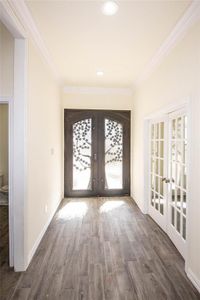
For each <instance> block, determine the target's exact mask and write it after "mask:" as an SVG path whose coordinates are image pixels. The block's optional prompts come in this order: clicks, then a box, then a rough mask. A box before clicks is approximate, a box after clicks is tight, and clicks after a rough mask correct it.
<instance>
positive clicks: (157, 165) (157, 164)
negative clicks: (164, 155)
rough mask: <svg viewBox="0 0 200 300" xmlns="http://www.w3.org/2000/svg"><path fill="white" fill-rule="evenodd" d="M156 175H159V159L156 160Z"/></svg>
mask: <svg viewBox="0 0 200 300" xmlns="http://www.w3.org/2000/svg"><path fill="white" fill-rule="evenodd" d="M155 174H159V159H156V169H155Z"/></svg>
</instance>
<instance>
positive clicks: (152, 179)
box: [151, 174, 155, 190]
mask: <svg viewBox="0 0 200 300" xmlns="http://www.w3.org/2000/svg"><path fill="white" fill-rule="evenodd" d="M151 189H152V190H154V189H155V177H154V175H153V174H151Z"/></svg>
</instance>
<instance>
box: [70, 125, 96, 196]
mask: <svg viewBox="0 0 200 300" xmlns="http://www.w3.org/2000/svg"><path fill="white" fill-rule="evenodd" d="M91 138H92V120H91V119H84V120H81V121H79V122H76V123H74V124H73V190H91V153H92V146H91Z"/></svg>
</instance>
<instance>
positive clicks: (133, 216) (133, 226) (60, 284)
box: [1, 197, 200, 300]
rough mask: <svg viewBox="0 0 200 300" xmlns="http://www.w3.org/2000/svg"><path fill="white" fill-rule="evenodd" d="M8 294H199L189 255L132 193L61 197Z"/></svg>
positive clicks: (143, 299)
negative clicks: (188, 271)
mask: <svg viewBox="0 0 200 300" xmlns="http://www.w3.org/2000/svg"><path fill="white" fill-rule="evenodd" d="M1 299H2V300H3V299H20V300H25V299H28V300H31V299H37V300H39V299H50V300H58V299H65V300H75V299H81V300H83V299H85V300H103V299H107V300H112V299H113V300H118V299H126V300H128V299H130V300H147V299H148V300H162V299H170V300H179V299H180V300H184V299H185V300H195V299H200V296H199V294H198V292H197V291H196V290H195V288H194V287H193V286H192V284H191V283H190V281H189V280H188V279H187V276H186V274H185V272H184V261H183V259H182V258H181V256H180V254H179V253H178V251H177V250H176V248H175V247H174V246H173V244H172V242H171V241H170V239H169V238H168V237H167V235H166V234H165V233H164V232H163V231H162V230H161V229H160V227H159V226H158V225H157V224H156V223H155V222H154V221H153V220H152V219H151V218H150V217H149V216H147V215H143V214H142V213H141V212H140V210H139V209H138V207H137V206H136V204H135V203H134V201H133V200H132V199H131V198H130V197H113V198H76V199H75V198H74V199H72V198H70V199H65V200H63V201H62V203H61V205H60V207H59V209H58V211H57V213H56V214H55V216H54V218H53V220H52V222H51V224H50V226H49V228H48V230H47V232H46V234H45V236H44V238H43V239H42V242H41V244H40V246H39V248H38V249H37V252H36V254H35V256H34V258H33V260H32V262H31V264H30V266H29V268H28V269H27V271H26V272H24V273H23V274H21V277H20V278H19V280H18V282H17V284H16V287H15V290H14V293H13V295H10V296H9V298H1Z"/></svg>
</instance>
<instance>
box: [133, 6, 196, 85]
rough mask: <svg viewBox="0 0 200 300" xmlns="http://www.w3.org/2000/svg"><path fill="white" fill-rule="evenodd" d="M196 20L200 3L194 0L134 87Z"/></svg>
mask: <svg viewBox="0 0 200 300" xmlns="http://www.w3.org/2000/svg"><path fill="white" fill-rule="evenodd" d="M198 19H200V1H199V0H195V1H193V2H192V3H191V5H190V6H189V7H188V9H187V10H186V11H185V13H184V15H183V16H182V17H181V19H180V20H179V21H178V22H177V24H176V26H175V27H174V29H173V30H172V31H171V33H170V34H169V36H168V37H167V38H166V40H165V41H164V43H163V44H162V45H161V46H160V48H159V49H158V50H157V51H156V53H155V55H154V56H153V57H152V59H151V60H150V61H149V63H148V64H147V65H146V67H145V69H144V71H143V72H142V74H141V75H140V76H139V77H138V78H137V80H136V81H135V82H134V87H137V85H139V84H141V83H142V82H143V81H144V80H146V79H147V78H148V77H149V76H150V75H151V73H152V72H153V71H154V70H155V68H156V67H157V66H158V65H159V64H160V63H161V62H162V61H163V59H164V58H165V57H166V56H167V55H168V53H169V52H170V51H171V50H172V49H173V47H174V46H175V45H176V44H177V43H178V41H179V40H180V39H181V38H182V37H183V36H184V34H185V32H186V31H187V30H188V29H189V28H190V27H191V26H192V25H193V24H194V23H195V21H197V20H198Z"/></svg>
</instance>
